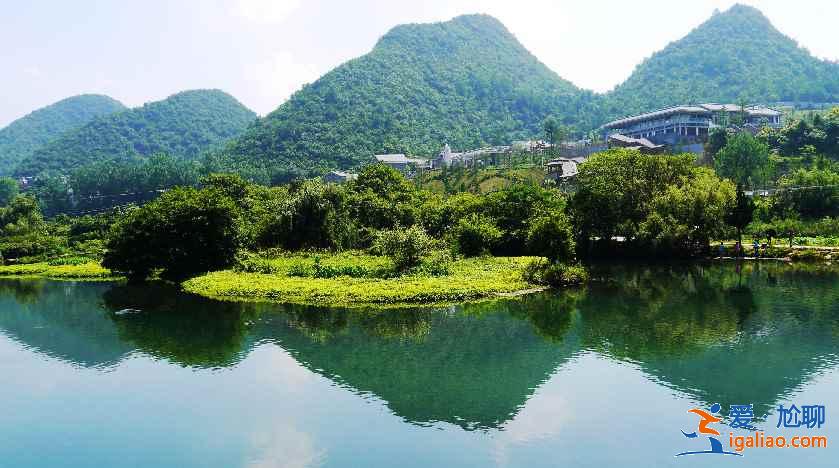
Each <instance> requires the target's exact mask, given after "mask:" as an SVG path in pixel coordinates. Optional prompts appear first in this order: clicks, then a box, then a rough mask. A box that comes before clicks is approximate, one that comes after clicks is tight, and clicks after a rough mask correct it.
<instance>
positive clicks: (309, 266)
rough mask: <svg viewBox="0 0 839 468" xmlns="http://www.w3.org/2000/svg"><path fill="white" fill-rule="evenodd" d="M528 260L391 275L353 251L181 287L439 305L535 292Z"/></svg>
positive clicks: (265, 262)
mask: <svg viewBox="0 0 839 468" xmlns="http://www.w3.org/2000/svg"><path fill="white" fill-rule="evenodd" d="M533 260H534V257H479V258H469V259H462V260H456V261H452V262H451V263H449V264H448V265H445V266H444V268H440V269H438V271H436V272H427V271H422V270H420V271H416V272H411V273H406V274H402V275H398V276H391V275H388V274H386V272H387V270H388V268H389V265H388V262H387V260H386V259H384V258H383V257H377V256H371V255H363V254H353V253H348V254H338V255H331V256H329V255H327V256H320V255H293V256H284V257H281V258H277V259H262V265H261V269H263V271H262V272H259V271H252V272H246V271H233V270H226V271H219V272H213V273H208V274H206V275H202V276H199V277H196V278H192V279H190V280H187V281H185V282H184V283H183V285H182V286H183V289H184V290H185V291H187V292H190V293H193V294H198V295H200V296H204V297H208V298H212V299H221V300H234V301H269V302H280V303H291V304H316V305H342V306H362V305H387V306H397V305H419V304H444V303H455V302H466V301H474V300H480V299H488V298H496V297H502V296H503V295H510V294H512V293H517V292H519V291H525V290H535V289H536V288H537V285H535V284H531V283H529V282H527V281H526V280H525V279H524V278H523V277H522V273H523V272H524V270H525V267H526V266H527V265H528V264H529V263H530V262H531V261H533ZM436 266H437V267H441V266H442V265H436ZM383 272H384V274H383Z"/></svg>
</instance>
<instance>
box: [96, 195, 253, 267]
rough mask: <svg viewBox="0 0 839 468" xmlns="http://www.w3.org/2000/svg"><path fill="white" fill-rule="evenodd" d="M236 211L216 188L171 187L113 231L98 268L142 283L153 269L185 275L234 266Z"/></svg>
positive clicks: (237, 217)
mask: <svg viewBox="0 0 839 468" xmlns="http://www.w3.org/2000/svg"><path fill="white" fill-rule="evenodd" d="M239 223H240V213H239V209H238V208H237V206H236V204H235V203H234V202H233V200H231V199H230V197H228V196H226V195H225V194H224V193H222V192H221V191H219V190H213V189H205V190H198V189H194V188H175V189H172V190H170V191H168V192H166V193H164V194H163V195H162V196H161V197H160V198H158V199H156V200H154V201H152V202H151V203H148V204H146V205H144V206H143V207H141V208H137V209H135V210H133V211H131V212H129V213H128V214H127V216H126V217H125V218H124V219H122V220H120V221H119V222H118V223H117V224H116V225H115V226H114V228H113V230H112V232H111V235H110V237H109V239H108V242H107V252H106V254H105V257H104V259H103V261H102V264H103V265H104V266H105V267H107V268H110V269H111V270H114V271H118V272H121V273H125V274H126V275H128V276H129V277H132V278H136V279H143V278H146V277H148V276H149V275H150V274H151V273H152V272H153V271H154V270H157V269H161V270H163V273H164V275H166V276H170V277H183V276H187V275H190V274H195V273H200V272H205V271H211V270H217V269H222V268H226V267H229V266H230V265H232V264H233V261H234V258H235V254H236V251H237V250H238V249H239V247H240V238H239V232H238V228H239Z"/></svg>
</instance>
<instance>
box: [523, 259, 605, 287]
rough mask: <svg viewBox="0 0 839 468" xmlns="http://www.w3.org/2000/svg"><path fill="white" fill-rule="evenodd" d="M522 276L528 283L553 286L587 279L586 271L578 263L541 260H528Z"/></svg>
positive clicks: (573, 283) (579, 282)
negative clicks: (569, 263) (568, 263)
mask: <svg viewBox="0 0 839 468" xmlns="http://www.w3.org/2000/svg"><path fill="white" fill-rule="evenodd" d="M522 276H523V277H524V279H525V281H527V282H529V283H535V284H543V285H548V286H554V287H559V286H570V285H576V284H582V283H585V282H587V281H588V280H589V274H588V271H586V269H585V268H583V267H582V266H580V265H566V264H564V263H549V262H545V261H542V260H534V261H532V262H530V263H529V264H528V265H527V267H525V270H524V272H523V273H522Z"/></svg>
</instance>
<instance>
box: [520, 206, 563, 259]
mask: <svg viewBox="0 0 839 468" xmlns="http://www.w3.org/2000/svg"><path fill="white" fill-rule="evenodd" d="M527 248H528V250H529V251H530V252H531V253H532V254H533V255H539V256H542V257H546V258H547V259H548V260H549V261H550V262H551V263H557V262H567V261H570V260H572V259H573V257H574V230H573V228H572V225H571V221H570V219H569V218H568V216H567V215H566V214H565V212H564V211H563V210H554V211H550V212H545V213H540V214H539V215H537V216H535V217H534V218H532V219H531V220H530V222H529V226H528V230H527Z"/></svg>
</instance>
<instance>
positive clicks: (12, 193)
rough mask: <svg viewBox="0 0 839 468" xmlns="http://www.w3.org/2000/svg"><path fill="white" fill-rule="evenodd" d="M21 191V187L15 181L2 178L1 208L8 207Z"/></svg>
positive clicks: (0, 178) (0, 186)
mask: <svg viewBox="0 0 839 468" xmlns="http://www.w3.org/2000/svg"><path fill="white" fill-rule="evenodd" d="M19 191H20V187H19V186H18V183H17V181H16V180H15V179H12V178H11V177H0V206H6V205H8V204H9V202H10V201H12V199H13V198H15V197H16V196H17V194H18V192H19Z"/></svg>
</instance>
